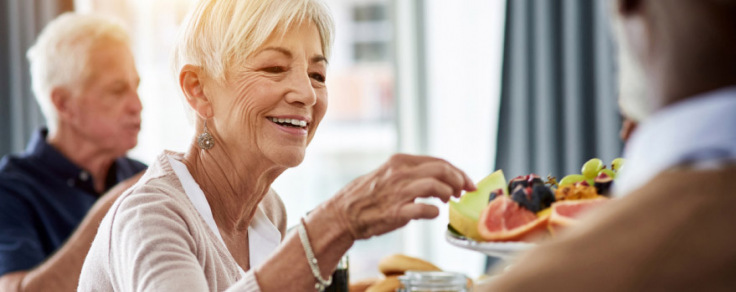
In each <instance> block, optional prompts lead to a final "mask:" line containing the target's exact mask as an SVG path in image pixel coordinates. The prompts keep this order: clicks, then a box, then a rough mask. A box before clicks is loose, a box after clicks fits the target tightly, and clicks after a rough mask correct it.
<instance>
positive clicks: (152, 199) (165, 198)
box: [112, 163, 192, 214]
mask: <svg viewBox="0 0 736 292" xmlns="http://www.w3.org/2000/svg"><path fill="white" fill-rule="evenodd" d="M187 200H188V198H187V197H186V193H185V192H184V189H183V187H182V186H181V183H180V182H179V181H178V179H177V178H176V174H175V173H174V172H173V171H172V170H170V169H167V168H166V167H162V166H161V165H159V164H157V163H154V164H153V165H151V168H150V169H149V171H147V172H146V173H145V174H144V175H143V177H141V179H140V180H139V181H138V182H137V183H136V184H135V185H134V186H133V187H131V188H129V189H128V190H127V191H126V192H125V193H123V194H122V195H121V196H120V198H118V200H117V201H116V203H115V205H114V206H113V211H112V213H113V214H118V213H122V212H127V211H134V212H142V213H141V214H154V213H172V214H173V213H176V214H182V213H190V212H191V209H192V208H189V205H188V204H187Z"/></svg>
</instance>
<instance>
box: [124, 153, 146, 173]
mask: <svg viewBox="0 0 736 292" xmlns="http://www.w3.org/2000/svg"><path fill="white" fill-rule="evenodd" d="M117 167H118V168H123V169H125V170H128V171H130V172H132V173H137V172H140V171H143V170H146V168H148V165H146V164H145V163H143V162H140V161H138V160H135V159H133V158H130V157H128V156H123V157H120V158H118V160H117Z"/></svg>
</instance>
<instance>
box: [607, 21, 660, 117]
mask: <svg viewBox="0 0 736 292" xmlns="http://www.w3.org/2000/svg"><path fill="white" fill-rule="evenodd" d="M611 17H612V19H613V26H614V30H615V34H616V43H617V45H618V47H617V50H618V78H619V106H620V108H621V112H622V113H623V115H624V116H626V117H627V118H629V119H631V120H634V121H639V122H640V121H642V120H644V119H645V118H646V117H647V116H648V115H649V114H650V113H651V111H652V110H651V105H650V104H649V101H648V94H649V92H648V90H647V83H648V82H647V76H646V74H645V72H644V67H643V66H642V64H641V62H640V59H639V57H638V56H637V54H636V53H635V52H634V51H633V48H632V46H631V44H630V40H631V38H629V36H628V33H631V31H630V30H629V31H627V29H626V27H625V26H624V20H623V19H622V16H620V15H618V13H616V9H613V13H612V15H611ZM634 39H636V38H634Z"/></svg>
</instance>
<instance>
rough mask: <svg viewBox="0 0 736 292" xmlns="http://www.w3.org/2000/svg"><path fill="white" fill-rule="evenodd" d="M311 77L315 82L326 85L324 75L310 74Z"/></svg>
mask: <svg viewBox="0 0 736 292" xmlns="http://www.w3.org/2000/svg"><path fill="white" fill-rule="evenodd" d="M309 77H310V78H312V79H314V80H317V81H318V82H320V83H325V79H326V78H325V76H324V75H322V74H319V73H312V74H309Z"/></svg>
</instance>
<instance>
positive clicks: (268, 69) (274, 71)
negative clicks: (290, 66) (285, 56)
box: [261, 66, 286, 73]
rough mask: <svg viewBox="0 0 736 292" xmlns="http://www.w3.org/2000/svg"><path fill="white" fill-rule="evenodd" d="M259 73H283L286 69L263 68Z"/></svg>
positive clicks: (279, 67) (277, 67)
mask: <svg viewBox="0 0 736 292" xmlns="http://www.w3.org/2000/svg"><path fill="white" fill-rule="evenodd" d="M261 71H263V72H266V73H283V72H285V71H286V68H285V67H281V66H273V67H266V68H263V69H262V70H261Z"/></svg>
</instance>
